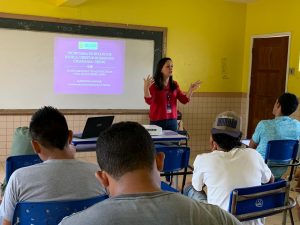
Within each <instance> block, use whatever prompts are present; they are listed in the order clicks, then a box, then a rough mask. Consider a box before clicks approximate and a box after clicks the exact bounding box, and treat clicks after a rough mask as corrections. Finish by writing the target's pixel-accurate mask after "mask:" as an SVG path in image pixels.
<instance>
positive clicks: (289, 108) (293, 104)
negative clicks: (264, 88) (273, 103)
mask: <svg viewBox="0 0 300 225" xmlns="http://www.w3.org/2000/svg"><path fill="white" fill-rule="evenodd" d="M278 103H279V104H280V106H281V113H282V114H283V115H284V116H289V115H291V114H292V113H293V112H295V111H296V109H297V107H298V99H297V96H296V95H294V94H291V93H284V94H282V95H281V96H280V97H279V98H278Z"/></svg>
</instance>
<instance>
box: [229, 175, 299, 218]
mask: <svg viewBox="0 0 300 225" xmlns="http://www.w3.org/2000/svg"><path fill="white" fill-rule="evenodd" d="M295 205H296V202H295V200H293V199H291V198H289V183H288V182H287V181H285V180H281V181H278V182H275V183H272V184H266V185H260V186H254V187H247V188H237V189H234V190H233V191H232V193H231V195H230V201H229V210H228V211H229V212H230V213H232V214H233V215H234V216H235V217H237V219H239V220H240V221H246V220H252V219H257V218H262V217H266V216H270V215H273V214H277V213H281V212H282V211H285V210H288V209H290V208H292V207H294V206H295Z"/></svg>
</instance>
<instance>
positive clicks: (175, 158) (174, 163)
mask: <svg viewBox="0 0 300 225" xmlns="http://www.w3.org/2000/svg"><path fill="white" fill-rule="evenodd" d="M156 151H157V152H163V153H164V154H165V161H164V168H163V170H162V173H161V176H171V177H172V176H174V175H176V176H177V175H183V180H182V189H181V190H182V191H181V192H183V188H184V185H185V181H186V175H187V174H192V172H191V171H188V166H189V158H190V148H189V147H182V146H156ZM181 170H184V171H182V172H180V171H181ZM170 185H172V181H170Z"/></svg>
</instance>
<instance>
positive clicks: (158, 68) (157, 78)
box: [153, 57, 176, 91]
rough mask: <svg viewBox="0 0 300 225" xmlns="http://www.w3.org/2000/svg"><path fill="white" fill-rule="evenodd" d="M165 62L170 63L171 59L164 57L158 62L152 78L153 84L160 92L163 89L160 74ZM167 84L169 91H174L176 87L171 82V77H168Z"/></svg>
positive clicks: (161, 75)
mask: <svg viewBox="0 0 300 225" xmlns="http://www.w3.org/2000/svg"><path fill="white" fill-rule="evenodd" d="M167 61H172V59H171V58H167V57H166V58H162V59H160V60H159V62H158V63H157V66H156V71H155V74H154V76H153V79H154V82H155V84H156V86H157V87H158V89H159V90H162V89H163V88H164V83H163V74H162V72H161V70H162V68H163V67H164V65H165V64H166V62H167ZM169 84H170V88H171V90H172V91H174V90H175V89H176V86H175V84H174V81H173V76H170V78H169Z"/></svg>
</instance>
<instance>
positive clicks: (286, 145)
mask: <svg viewBox="0 0 300 225" xmlns="http://www.w3.org/2000/svg"><path fill="white" fill-rule="evenodd" d="M298 147H299V141H297V140H273V141H269V142H268V145H267V151H266V157H265V163H266V164H268V166H269V167H270V169H271V170H272V168H274V169H275V168H280V167H281V168H283V170H282V171H280V174H279V175H276V174H275V175H276V176H275V178H276V179H279V178H280V177H281V176H282V174H283V173H285V171H286V169H284V168H287V167H291V171H290V175H289V178H288V180H289V181H291V180H292V178H293V174H294V168H295V166H297V165H299V161H298V160H297V159H296V158H297V153H298ZM276 161H277V162H276ZM274 172H275V171H274Z"/></svg>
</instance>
